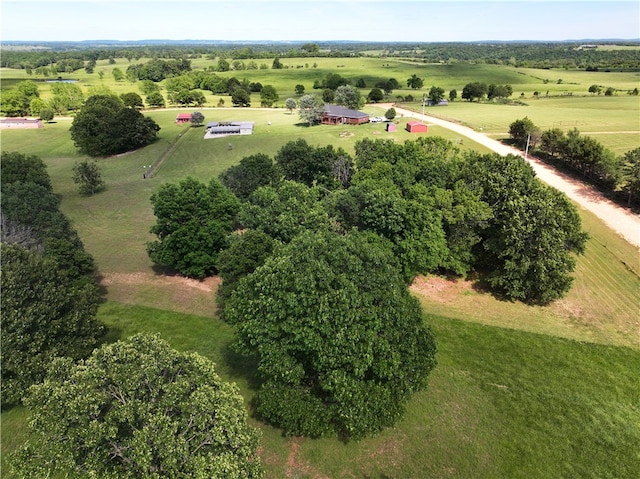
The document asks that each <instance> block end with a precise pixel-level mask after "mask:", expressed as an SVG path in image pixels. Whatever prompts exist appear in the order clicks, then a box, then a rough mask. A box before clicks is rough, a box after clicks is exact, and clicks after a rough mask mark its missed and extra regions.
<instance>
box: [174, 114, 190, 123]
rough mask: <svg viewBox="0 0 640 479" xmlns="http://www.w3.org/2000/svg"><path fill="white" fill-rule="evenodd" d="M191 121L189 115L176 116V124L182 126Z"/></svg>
mask: <svg viewBox="0 0 640 479" xmlns="http://www.w3.org/2000/svg"><path fill="white" fill-rule="evenodd" d="M190 121H191V113H178V116H176V123H177V124H178V125H182V124H183V123H189V122H190Z"/></svg>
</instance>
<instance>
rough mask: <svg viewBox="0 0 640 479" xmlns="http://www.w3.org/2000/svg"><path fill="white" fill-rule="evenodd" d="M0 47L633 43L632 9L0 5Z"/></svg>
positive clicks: (448, 4)
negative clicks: (339, 42)
mask: <svg viewBox="0 0 640 479" xmlns="http://www.w3.org/2000/svg"><path fill="white" fill-rule="evenodd" d="M0 17H1V20H0V41H3V42H4V41H16V40H22V41H81V40H122V41H127V40H149V39H162V40H234V41H243V40H244V41H269V40H271V41H330V40H350V41H384V42H468V41H483V40H501V41H503V40H504V41H508V40H539V41H545V40H546V41H562V40H583V39H613V38H616V39H619V38H621V39H638V38H640V2H639V1H638V0H624V1H597V0H592V1H590V0H569V1H566V0H565V1H556V0H537V1H536V0H515V1H497V0H493V1H484V0H467V1H458V0H453V1H451V0H450V1H442V0H440V1H437V0H385V1H383V0H295V1H294V0H272V1H269V0H263V1H260V0H252V1H245V0H183V1H175V0H67V1H58V0H50V1H47V0H0Z"/></svg>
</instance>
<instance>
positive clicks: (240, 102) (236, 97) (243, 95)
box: [231, 88, 251, 107]
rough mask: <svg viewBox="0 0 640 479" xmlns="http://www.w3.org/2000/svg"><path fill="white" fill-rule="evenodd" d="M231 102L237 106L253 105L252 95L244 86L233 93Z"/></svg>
mask: <svg viewBox="0 0 640 479" xmlns="http://www.w3.org/2000/svg"><path fill="white" fill-rule="evenodd" d="M231 103H233V104H234V105H236V106H244V107H249V106H251V95H250V94H249V92H248V91H247V90H245V89H243V88H237V89H235V90H233V93H231Z"/></svg>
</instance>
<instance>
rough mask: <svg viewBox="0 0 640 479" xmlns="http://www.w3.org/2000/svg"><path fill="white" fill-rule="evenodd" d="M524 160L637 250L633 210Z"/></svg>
mask: <svg viewBox="0 0 640 479" xmlns="http://www.w3.org/2000/svg"><path fill="white" fill-rule="evenodd" d="M378 106H380V105H378ZM391 106H392V105H389V107H391ZM394 108H395V110H396V112H397V113H400V114H402V115H403V116H407V117H412V118H418V119H421V118H422V115H421V114H420V113H416V112H413V111H410V110H405V109H403V108H397V107H395V106H394ZM424 119H425V122H426V123H430V124H433V125H439V126H442V127H444V128H447V129H449V130H452V131H455V132H456V133H459V134H460V135H463V136H466V137H467V138H469V139H471V140H473V141H475V142H477V143H480V144H481V145H484V146H486V147H487V148H489V149H490V150H492V151H495V152H496V153H499V154H500V155H507V154H512V155H517V156H520V157H524V154H523V153H522V152H521V151H520V150H518V149H516V148H512V147H510V146H507V145H504V144H503V143H500V142H499V141H497V140H494V139H492V138H489V137H487V136H486V135H484V134H482V133H478V132H477V131H474V130H473V129H471V128H469V127H466V126H463V125H459V124H457V123H453V122H450V121H446V120H441V119H439V118H435V117H432V116H428V115H424ZM525 159H526V160H527V161H528V162H529V164H530V165H531V166H532V167H533V169H534V170H535V172H536V176H537V177H538V178H540V180H542V181H544V182H545V183H547V184H548V185H550V186H553V187H554V188H556V189H558V190H560V191H562V192H563V193H565V194H566V195H567V196H568V197H569V198H571V199H572V200H573V201H575V202H576V203H578V204H579V205H580V206H581V207H582V208H584V209H586V210H588V211H591V212H592V213H593V214H595V215H596V216H597V217H598V218H600V219H601V220H602V221H604V222H605V223H606V224H607V226H609V227H610V228H611V229H613V230H614V231H615V232H617V233H618V234H620V235H621V236H622V237H623V238H625V239H626V240H627V241H628V242H629V243H631V244H633V245H634V246H636V247H640V216H638V215H636V214H633V213H632V212H631V211H629V210H627V209H625V208H623V207H621V206H619V205H617V204H615V203H614V202H612V201H610V200H608V199H607V198H605V197H603V196H602V195H601V194H600V193H599V192H598V191H597V190H595V189H594V188H592V187H591V186H589V185H587V184H585V183H582V182H580V181H576V180H574V179H572V178H570V177H569V176H567V175H565V174H563V173H561V172H559V171H557V170H555V169H554V168H551V167H549V166H547V165H546V164H545V163H543V162H542V161H540V160H538V159H536V158H532V157H531V156H528V157H527V158H525Z"/></svg>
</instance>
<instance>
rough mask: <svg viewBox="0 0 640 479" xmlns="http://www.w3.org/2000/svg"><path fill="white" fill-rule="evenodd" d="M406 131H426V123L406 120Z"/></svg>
mask: <svg viewBox="0 0 640 479" xmlns="http://www.w3.org/2000/svg"><path fill="white" fill-rule="evenodd" d="M407 131H408V132H409V133H426V132H427V125H425V124H424V123H420V122H419V121H408V122H407Z"/></svg>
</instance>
